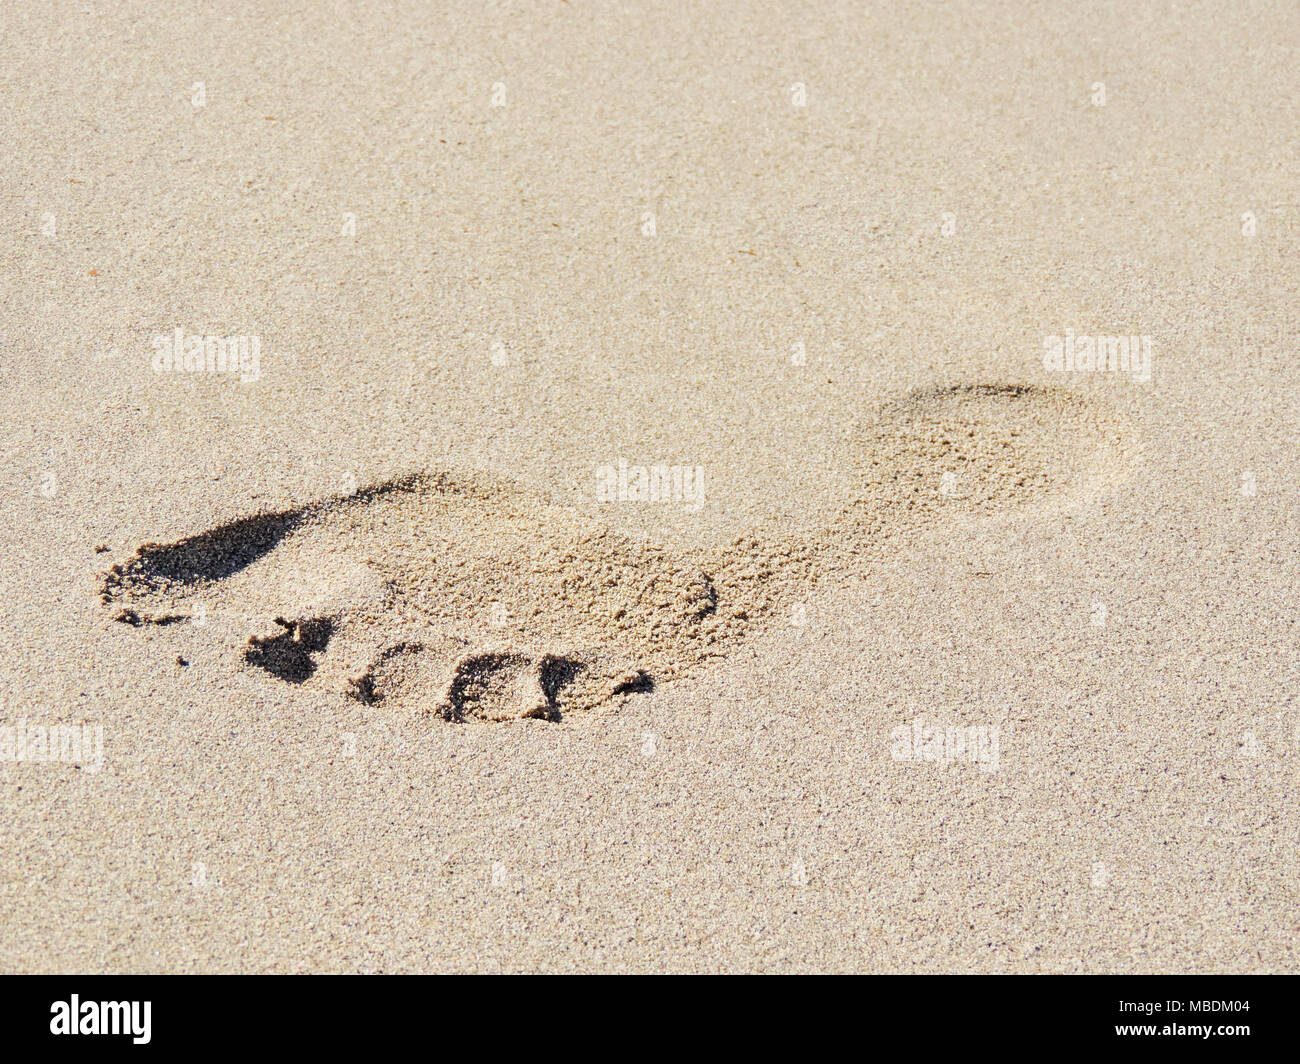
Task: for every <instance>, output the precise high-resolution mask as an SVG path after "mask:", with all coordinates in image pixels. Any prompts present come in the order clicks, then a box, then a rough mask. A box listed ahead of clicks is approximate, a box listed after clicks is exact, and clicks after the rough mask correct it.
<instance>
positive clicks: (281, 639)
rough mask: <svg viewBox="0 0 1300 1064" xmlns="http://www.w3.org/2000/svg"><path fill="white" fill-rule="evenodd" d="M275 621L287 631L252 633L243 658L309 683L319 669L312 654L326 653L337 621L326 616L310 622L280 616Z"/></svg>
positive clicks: (276, 673)
mask: <svg viewBox="0 0 1300 1064" xmlns="http://www.w3.org/2000/svg"><path fill="white" fill-rule="evenodd" d="M275 623H276V624H278V625H280V626H281V627H282V628H283V629H284V631H283V632H280V633H278V634H276V635H271V636H253V637H252V638H251V639H250V640H249V645H248V649H247V650H245V651H244V660H245V661H247V662H248V663H249V664H250V665H256V666H257V667H258V668H261V669H265V670H266V671H267V672H269V673H270V674H271V675H272V676H275V677H278V678H279V679H281V680H285V681H287V682H288V683H293V684H300V683H306V682H307V681H308V680H309V679H311V677H312V674H313V673H314V672H315V671H316V659H315V658H314V657H313V655H314V654H320V653H322V652H324V650H325V648H326V647H327V646H328V645H329V641H330V636H331V635H333V633H334V622H333V621H331V620H330V619H329V618H327V617H319V618H314V619H312V620H307V621H286V620H285V619H284V618H283V617H277V618H276V619H275Z"/></svg>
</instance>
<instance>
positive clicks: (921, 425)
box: [101, 384, 1123, 722]
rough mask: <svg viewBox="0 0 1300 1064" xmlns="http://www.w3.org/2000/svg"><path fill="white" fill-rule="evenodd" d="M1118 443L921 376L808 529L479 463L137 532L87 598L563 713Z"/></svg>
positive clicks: (247, 644) (325, 659) (421, 704)
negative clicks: (641, 507)
mask: <svg viewBox="0 0 1300 1064" xmlns="http://www.w3.org/2000/svg"><path fill="white" fill-rule="evenodd" d="M1122 444H1123V438H1122V434H1118V433H1117V431H1116V430H1115V427H1114V425H1113V424H1112V423H1110V422H1108V420H1107V419H1106V418H1105V417H1103V416H1102V415H1101V412H1100V411H1099V410H1098V409H1097V408H1096V407H1094V406H1093V405H1092V404H1090V403H1088V402H1086V401H1084V400H1081V399H1079V398H1078V397H1076V396H1074V395H1072V394H1070V393H1065V392H1058V391H1055V390H1052V389H1044V388H1037V387H1032V386H1026V385H992V384H979V385H965V386H957V387H942V388H931V389H926V390H923V391H919V392H915V393H913V394H912V395H910V396H907V397H905V398H903V399H900V400H895V401H893V402H891V403H887V404H884V405H883V406H881V407H880V408H879V409H878V410H877V411H876V413H875V415H874V416H873V417H871V418H870V419H868V421H867V422H866V423H864V424H863V425H862V426H859V428H858V429H857V430H856V434H855V435H854V436H853V437H851V443H850V448H849V449H850V450H854V449H856V452H857V453H856V454H855V455H852V456H851V457H852V458H853V459H854V460H853V461H851V462H850V463H849V465H850V466H851V467H852V476H853V477H854V478H856V479H855V480H854V483H855V484H856V485H857V487H856V488H855V490H853V491H851V492H850V497H849V498H847V499H846V500H845V503H844V505H843V507H842V508H841V509H840V510H839V511H838V512H836V513H833V514H830V515H827V520H825V521H824V522H822V524H821V525H820V526H815V527H813V529H812V531H790V530H787V529H783V528H781V527H774V528H769V529H760V530H756V531H755V532H753V533H751V534H749V535H746V536H742V537H737V539H736V540H735V541H734V542H733V543H731V544H730V545H728V546H727V547H726V548H724V549H722V550H720V551H712V552H704V551H700V552H671V551H667V550H665V549H663V548H661V547H658V546H656V545H654V544H651V543H643V542H640V541H637V540H634V539H631V538H629V537H626V536H622V535H620V534H618V533H616V532H613V531H611V530H610V529H609V528H607V527H605V526H604V525H603V523H602V522H601V521H600V520H599V519H598V518H596V517H594V516H592V515H590V514H587V513H585V512H583V511H580V510H577V509H574V508H571V507H563V506H557V505H555V504H553V503H551V502H549V501H548V500H546V499H545V498H544V497H541V496H537V495H534V494H532V493H527V492H524V491H522V490H520V489H519V488H518V487H516V486H515V485H513V484H510V483H508V482H505V481H502V480H499V479H496V478H493V477H489V476H486V475H483V474H469V475H463V476H458V475H452V474H450V473H427V472H417V473H412V474H409V475H407V476H403V477H400V478H397V479H391V480H387V481H383V482H381V483H378V484H375V485H371V486H369V487H366V488H364V489H361V490H359V491H356V492H354V493H352V494H351V495H347V496H336V497H332V498H326V499H322V500H318V501H315V502H311V503H308V504H306V505H304V506H300V507H296V508H293V509H289V510H283V511H277V512H271V513H263V514H255V515H252V516H246V517H241V518H238V519H236V520H233V521H231V522H228V523H225V524H222V525H218V526H217V527H215V528H212V529H209V530H207V531H204V532H200V533H198V534H197V535H194V536H190V537H187V538H184V539H181V540H178V541H176V542H172V543H166V544H158V543H146V544H144V545H142V546H140V547H139V548H138V549H137V550H136V551H135V552H134V554H133V555H132V556H131V557H129V558H127V559H126V560H124V561H122V562H119V563H118V564H116V565H114V566H112V567H111V568H110V569H109V570H108V572H107V573H106V574H105V575H104V582H103V587H102V591H101V600H102V602H103V603H104V604H105V605H107V606H109V607H111V608H112V609H113V610H114V613H113V617H114V619H115V620H117V621H121V622H123V623H126V624H129V625H132V626H135V627H140V628H143V627H149V626H156V625H169V624H175V623H180V622H183V621H186V620H193V618H194V615H195V606H196V604H197V603H200V602H202V603H212V604H213V607H214V615H222V614H229V615H233V616H241V617H243V618H245V619H246V620H245V621H243V622H241V628H240V630H238V631H235V632H233V633H232V632H226V633H224V635H225V636H227V637H232V638H233V640H234V641H235V642H236V643H237V645H238V646H239V651H240V656H241V659H242V662H243V664H245V665H247V666H250V667H256V668H261V669H263V670H265V671H266V672H267V673H269V674H270V675H272V676H274V677H276V678H277V679H279V680H281V681H284V682H287V683H290V684H294V685H307V686H311V687H322V688H327V689H332V690H335V691H339V692H342V693H344V694H346V695H348V696H349V697H352V698H354V699H356V700H358V701H360V702H363V703H366V704H371V705H374V704H385V705H392V706H396V707H398V708H410V709H414V710H425V711H429V712H433V713H435V714H437V715H439V716H441V717H443V718H444V719H446V720H448V721H455V722H470V721H485V722H502V721H509V720H522V719H540V720H548V721H558V720H560V719H561V718H562V717H563V716H564V715H565V714H567V713H569V712H572V711H581V710H591V709H596V708H598V707H606V706H612V705H619V704H621V703H622V702H624V701H625V700H626V699H628V698H630V697H633V696H634V695H636V694H639V693H643V692H647V691H650V690H653V689H654V687H655V686H656V684H658V683H661V682H664V681H667V680H672V679H676V678H678V677H680V676H681V675H684V674H685V673H686V672H688V671H690V670H692V669H693V668H695V667H697V666H699V665H701V664H702V663H704V662H706V661H708V660H710V659H712V658H716V657H718V656H720V655H722V654H724V653H726V652H727V651H729V650H730V649H731V648H732V647H734V646H735V645H736V644H737V643H739V642H740V641H742V640H743V639H744V637H745V636H746V635H747V634H748V633H750V632H751V631H753V630H755V629H756V628H758V627H760V626H761V625H763V624H764V623H765V622H769V621H770V620H771V618H772V617H773V615H774V614H775V613H776V611H777V610H779V609H781V608H782V606H783V605H786V604H788V603H789V601H790V600H791V598H792V596H793V597H797V598H803V597H806V596H807V595H808V594H810V593H812V591H813V589H814V588H815V587H816V586H817V585H818V584H819V583H821V582H823V581H824V580H826V579H828V578H832V577H836V576H842V575H860V574H861V572H862V571H863V569H864V567H865V565H866V562H865V561H864V556H866V555H869V554H870V552H871V551H872V550H875V549H880V548H881V547H882V545H884V544H887V543H889V542H891V541H893V540H894V539H895V538H896V537H897V536H898V535H900V534H905V533H907V532H909V531H912V530H915V529H917V528H920V527H923V526H926V525H935V524H939V525H942V524H943V522H949V523H953V522H960V521H961V520H963V519H972V518H976V517H979V516H986V515H989V514H992V513H997V512H1001V511H1005V510H1008V509H1018V508H1022V507H1024V506H1027V505H1029V504H1031V503H1034V502H1037V501H1051V500H1056V501H1060V500H1064V499H1068V498H1069V497H1070V496H1071V494H1072V493H1074V494H1078V493H1080V492H1087V491H1092V490H1095V488H1096V484H1097V483H1098V481H1099V478H1102V479H1104V476H1105V475H1108V474H1110V473H1112V472H1113V471H1114V470H1115V469H1116V468H1118V466H1119V465H1120V464H1121V463H1120V462H1118V460H1117V455H1118V454H1119V453H1120V450H1119V449H1120V448H1121V446H1122ZM945 473H948V474H950V478H957V479H959V480H960V482H961V484H962V491H961V492H960V493H959V494H954V493H952V492H951V491H946V490H945V487H944V485H948V486H951V479H950V480H947V481H946V480H945V479H944V474H945ZM489 605H490V606H491V609H485V606H489ZM214 627H216V626H214Z"/></svg>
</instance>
